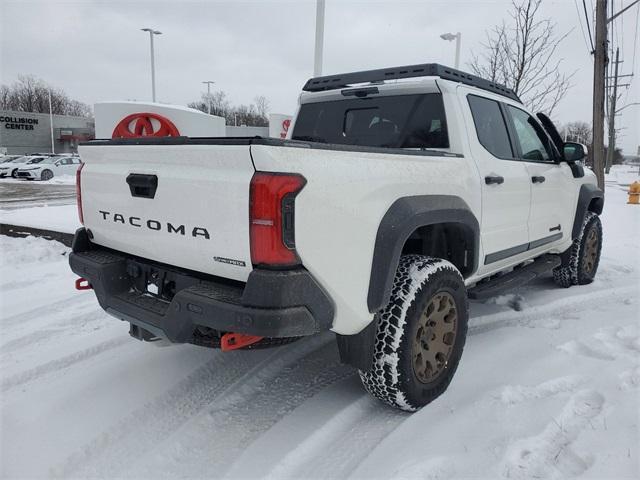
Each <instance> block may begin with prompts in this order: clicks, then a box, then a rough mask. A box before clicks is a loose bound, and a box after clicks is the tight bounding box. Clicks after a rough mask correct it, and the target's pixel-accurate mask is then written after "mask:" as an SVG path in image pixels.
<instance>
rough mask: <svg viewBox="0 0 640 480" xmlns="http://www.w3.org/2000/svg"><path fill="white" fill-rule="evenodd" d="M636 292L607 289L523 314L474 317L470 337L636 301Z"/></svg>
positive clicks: (627, 289)
mask: <svg viewBox="0 0 640 480" xmlns="http://www.w3.org/2000/svg"><path fill="white" fill-rule="evenodd" d="M636 291H637V287H636V286H629V287H617V288H607V289H603V290H596V291H592V292H589V293H582V294H578V295H572V296H570V297H565V298H560V299H558V300H554V301H552V302H549V303H546V304H544V305H540V306H535V307H531V308H529V309H528V310H524V311H521V312H514V311H513V310H509V311H506V312H499V313H494V314H489V315H481V316H479V317H472V318H471V319H470V321H469V331H468V335H469V336H470V335H478V334H482V333H486V332H490V331H492V330H496V329H498V328H503V327H512V326H525V327H526V326H531V324H533V323H534V322H536V321H538V320H542V319H546V318H547V317H549V316H563V315H567V314H571V313H579V312H582V311H584V310H590V309H592V308H594V307H595V306H597V305H599V304H601V303H602V301H603V300H607V301H609V302H618V301H622V300H625V299H628V298H630V296H631V297H633V296H634V295H635V293H636ZM533 326H535V325H533Z"/></svg>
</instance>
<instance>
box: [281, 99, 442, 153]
mask: <svg viewBox="0 0 640 480" xmlns="http://www.w3.org/2000/svg"><path fill="white" fill-rule="evenodd" d="M292 138H293V139H294V140H305V141H311V142H320V143H334V144H339V145H361V146H369V147H388V148H448V147H449V137H448V134H447V122H446V118H445V114H444V105H443V104H442V95H440V94H439V93H428V94H423V95H396V96H389V97H374V98H353V99H348V100H336V101H332V102H318V103H306V104H304V105H302V106H301V107H300V112H299V113H298V117H297V119H296V123H295V127H294V130H293V135H292Z"/></svg>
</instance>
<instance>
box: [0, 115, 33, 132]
mask: <svg viewBox="0 0 640 480" xmlns="http://www.w3.org/2000/svg"><path fill="white" fill-rule="evenodd" d="M0 124H4V128H7V129H9V130H33V127H34V126H35V125H38V119H37V118H29V117H8V116H0Z"/></svg>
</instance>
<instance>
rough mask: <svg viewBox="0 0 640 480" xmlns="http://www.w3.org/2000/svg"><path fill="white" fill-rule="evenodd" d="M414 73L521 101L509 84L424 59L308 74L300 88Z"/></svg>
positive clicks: (329, 86) (324, 87)
mask: <svg viewBox="0 0 640 480" xmlns="http://www.w3.org/2000/svg"><path fill="white" fill-rule="evenodd" d="M415 77H440V78H442V79H444V80H452V81H454V82H460V83H464V84H465V85H471V86H473V87H477V88H481V89H482V90H487V91H489V92H493V93H497V94H499V95H503V96H505V97H507V98H510V99H512V100H515V101H517V102H520V103H522V102H521V100H520V99H519V98H518V95H516V93H515V92H514V91H513V90H511V89H510V88H507V87H505V86H504V85H500V84H499V83H494V82H490V81H489V80H485V79H484V78H480V77H477V76H475V75H471V74H470V73H466V72H461V71H460V70H456V69H455V68H450V67H445V66H444V65H440V64H438V63H423V64H421V65H406V66H404V67H391V68H381V69H378V70H365V71H363V72H352V73H341V74H338V75H327V76H324V77H315V78H311V79H309V80H308V81H307V83H305V85H304V87H303V88H302V90H304V91H305V92H321V91H325V90H335V89H338V88H344V87H347V86H349V85H353V84H356V83H367V82H380V81H383V80H395V79H398V78H415Z"/></svg>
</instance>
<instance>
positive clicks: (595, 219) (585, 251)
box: [553, 212, 602, 288]
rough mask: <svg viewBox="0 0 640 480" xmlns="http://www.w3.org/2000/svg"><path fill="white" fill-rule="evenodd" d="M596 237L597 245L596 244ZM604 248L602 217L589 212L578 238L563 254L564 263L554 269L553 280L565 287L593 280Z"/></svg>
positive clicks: (584, 283)
mask: <svg viewBox="0 0 640 480" xmlns="http://www.w3.org/2000/svg"><path fill="white" fill-rule="evenodd" d="M594 239H595V246H594ZM601 250H602V223H601V222H600V217H599V216H598V215H596V214H595V213H593V212H587V213H586V215H585V216H584V221H583V222H582V227H581V228H580V233H579V234H578V238H576V239H575V240H574V241H573V244H572V245H571V247H569V249H568V250H567V251H566V252H564V253H563V254H562V256H561V258H562V264H561V265H560V266H559V267H556V268H554V269H553V280H554V281H555V283H556V285H558V286H560V287H564V288H568V287H571V286H572V285H586V284H589V283H591V282H593V279H594V278H595V276H596V273H597V272H598V265H599V263H600V252H601Z"/></svg>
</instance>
